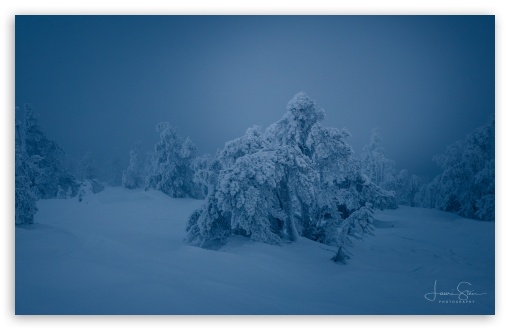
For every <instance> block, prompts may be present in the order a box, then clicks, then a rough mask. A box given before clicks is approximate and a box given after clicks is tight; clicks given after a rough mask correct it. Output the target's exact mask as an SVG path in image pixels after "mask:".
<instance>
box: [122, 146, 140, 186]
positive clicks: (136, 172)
mask: <svg viewBox="0 0 510 330" xmlns="http://www.w3.org/2000/svg"><path fill="white" fill-rule="evenodd" d="M144 176H145V175H144V166H143V162H142V159H141V157H140V142H137V143H136V144H135V146H134V147H133V148H132V149H131V150H130V151H129V166H128V168H127V169H126V170H125V171H124V172H123V173H122V186H123V187H126V188H128V189H136V188H142V187H143V186H144V184H145V179H144Z"/></svg>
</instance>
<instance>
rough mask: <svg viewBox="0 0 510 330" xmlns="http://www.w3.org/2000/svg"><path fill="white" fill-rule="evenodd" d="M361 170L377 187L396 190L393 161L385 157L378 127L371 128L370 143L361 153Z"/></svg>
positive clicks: (396, 182)
mask: <svg viewBox="0 0 510 330" xmlns="http://www.w3.org/2000/svg"><path fill="white" fill-rule="evenodd" d="M361 164H362V171H363V172H364V173H365V174H366V175H367V176H368V177H369V178H370V180H371V181H372V182H373V183H375V184H376V185H378V186H379V187H381V188H383V189H385V190H389V191H396V190H397V187H398V180H397V173H396V168H395V162H394V161H393V160H391V159H388V158H386V155H385V152H384V148H383V147H382V138H381V135H380V133H379V130H378V129H373V130H372V136H371V138H370V143H369V144H367V145H366V146H364V147H363V152H362V154H361Z"/></svg>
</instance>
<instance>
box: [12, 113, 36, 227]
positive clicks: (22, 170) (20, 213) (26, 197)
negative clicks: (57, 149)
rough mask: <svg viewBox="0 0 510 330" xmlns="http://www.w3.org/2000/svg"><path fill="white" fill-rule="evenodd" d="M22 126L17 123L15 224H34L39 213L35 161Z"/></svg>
mask: <svg viewBox="0 0 510 330" xmlns="http://www.w3.org/2000/svg"><path fill="white" fill-rule="evenodd" d="M20 126H21V125H20V124H19V123H18V122H16V137H15V223H16V224H17V225H21V224H32V223H34V214H35V213H36V212H37V207H36V204H35V203H36V200H37V196H36V194H35V193H34V191H33V187H32V182H33V177H34V176H35V173H34V172H35V171H36V169H35V167H36V165H35V164H34V160H33V159H32V158H31V157H30V156H29V155H28V154H27V152H26V150H25V146H24V141H23V139H22V136H21V127H20Z"/></svg>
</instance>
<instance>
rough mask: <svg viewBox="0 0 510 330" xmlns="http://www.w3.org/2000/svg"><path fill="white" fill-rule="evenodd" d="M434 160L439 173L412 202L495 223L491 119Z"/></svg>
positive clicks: (493, 130) (493, 134) (493, 143)
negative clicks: (438, 167) (440, 170)
mask: <svg viewBox="0 0 510 330" xmlns="http://www.w3.org/2000/svg"><path fill="white" fill-rule="evenodd" d="M434 159H435V161H436V163H437V164H438V165H439V166H440V167H441V169H442V172H441V174H439V175H438V176H437V177H435V178H434V179H433V180H432V182H431V183H429V184H427V185H424V186H423V187H422V188H421V189H420V191H419V192H418V193H417V195H416V198H415V201H416V202H417V203H418V204H419V205H421V206H423V207H432V208H437V209H440V210H443V211H447V212H454V213H457V214H459V215H461V216H464V217H468V218H474V219H480V220H487V221H494V219H495V122H494V117H492V118H491V119H490V120H489V121H488V122H487V123H486V124H485V125H484V126H481V127H479V128H477V129H476V130H475V131H474V132H472V133H471V134H469V135H468V136H466V138H465V139H464V140H461V141H457V142H455V143H453V144H452V145H450V146H448V147H447V148H446V151H445V153H443V154H440V155H436V156H435V157H434Z"/></svg>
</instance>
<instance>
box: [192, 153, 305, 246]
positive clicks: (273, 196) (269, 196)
mask: <svg viewBox="0 0 510 330" xmlns="http://www.w3.org/2000/svg"><path fill="white" fill-rule="evenodd" d="M310 165H311V164H310V162H309V160H308V159H306V158H304V157H303V156H302V154H301V153H300V152H298V151H297V150H296V149H294V148H290V147H280V148H278V149H267V150H260V151H258V152H255V153H253V154H248V155H244V156H242V157H240V158H239V159H238V160H237V161H236V162H235V164H234V165H233V166H232V167H230V168H228V169H225V170H222V171H221V172H220V174H219V177H218V184H217V185H216V187H215V190H214V191H213V193H211V194H209V195H208V198H207V203H206V205H204V207H203V208H202V209H201V210H200V211H199V212H198V213H197V214H194V216H192V218H191V220H190V224H189V226H188V227H189V228H188V232H189V234H190V235H189V236H188V241H190V242H194V243H198V244H199V245H206V244H207V243H208V242H209V241H214V240H222V239H224V238H226V237H228V236H230V235H243V236H247V237H250V238H251V239H253V240H256V241H261V242H265V243H269V244H280V243H281V240H282V239H288V240H291V241H292V240H296V239H297V237H298V235H299V234H298V230H299V228H300V227H302V225H301V224H300V223H298V219H296V217H295V213H296V210H295V201H294V200H293V196H294V195H295V196H298V197H299V198H300V199H301V200H304V201H306V202H310V200H311V198H312V196H311V191H312V190H313V179H314V175H313V173H312V170H311V166H310Z"/></svg>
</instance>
